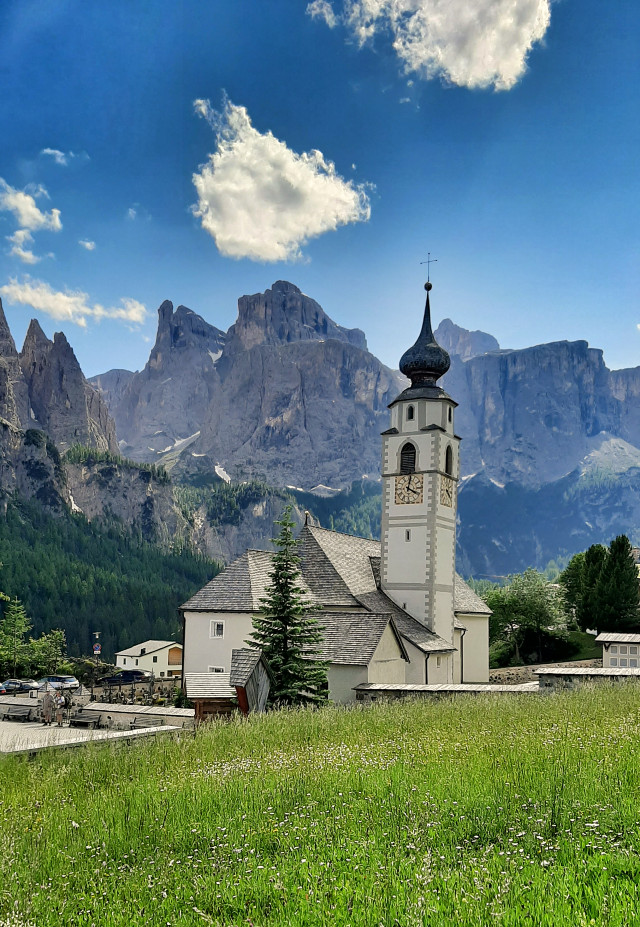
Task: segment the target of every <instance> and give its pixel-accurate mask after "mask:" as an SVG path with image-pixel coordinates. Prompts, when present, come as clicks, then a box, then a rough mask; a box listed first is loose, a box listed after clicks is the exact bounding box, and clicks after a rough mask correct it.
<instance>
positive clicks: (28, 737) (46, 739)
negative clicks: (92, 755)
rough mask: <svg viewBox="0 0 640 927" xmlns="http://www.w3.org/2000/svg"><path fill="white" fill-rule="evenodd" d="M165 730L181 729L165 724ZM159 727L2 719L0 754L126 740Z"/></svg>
mask: <svg viewBox="0 0 640 927" xmlns="http://www.w3.org/2000/svg"><path fill="white" fill-rule="evenodd" d="M161 730H162V732H163V733H164V732H165V731H172V730H178V728H173V727H162V728H161ZM157 733H158V728H157V727H153V728H148V729H147V728H143V729H140V730H136V731H95V730H86V729H84V728H76V727H56V726H54V725H53V724H52V725H51V726H50V727H45V725H44V724H41V723H39V722H38V723H35V722H24V721H0V754H3V753H20V752H23V751H33V750H43V749H44V748H46V747H62V746H80V745H81V744H85V743H88V742H89V741H103V740H122V739H127V738H128V739H131V738H132V737H138V736H145V735H148V734H157Z"/></svg>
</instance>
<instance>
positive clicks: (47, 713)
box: [42, 689, 55, 724]
mask: <svg viewBox="0 0 640 927" xmlns="http://www.w3.org/2000/svg"><path fill="white" fill-rule="evenodd" d="M54 708H55V702H54V701H53V695H52V694H51V692H50V691H49V690H48V689H47V691H46V692H45V693H44V698H43V699H42V723H43V724H51V721H52V719H53V710H54Z"/></svg>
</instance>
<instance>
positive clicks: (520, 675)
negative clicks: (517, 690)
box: [489, 660, 602, 686]
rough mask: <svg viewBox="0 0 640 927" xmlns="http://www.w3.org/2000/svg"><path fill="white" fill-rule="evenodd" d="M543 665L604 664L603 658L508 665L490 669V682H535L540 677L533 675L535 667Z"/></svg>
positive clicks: (513, 683)
mask: <svg viewBox="0 0 640 927" xmlns="http://www.w3.org/2000/svg"><path fill="white" fill-rule="evenodd" d="M541 666H602V660H567V661H565V662H564V663H536V664H535V665H533V666H506V667H504V668H503V669H492V670H489V682H495V683H500V684H502V685H505V686H509V685H512V686H515V685H518V683H521V682H535V681H536V680H537V679H538V677H537V676H534V675H533V671H534V670H535V669H539V668H540V667H541Z"/></svg>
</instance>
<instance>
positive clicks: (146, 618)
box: [0, 502, 220, 659]
mask: <svg viewBox="0 0 640 927" xmlns="http://www.w3.org/2000/svg"><path fill="white" fill-rule="evenodd" d="M0 562H1V563H2V568H1V569H0V589H2V590H3V591H4V592H5V593H7V595H10V596H12V597H14V596H17V597H18V598H19V599H20V600H21V601H22V602H23V604H24V606H25V608H26V610H27V614H28V615H29V618H30V619H31V621H32V623H33V634H34V636H38V635H40V634H41V633H42V632H45V631H48V630H50V629H51V628H62V629H64V631H65V632H66V635H67V644H68V652H69V654H71V655H73V656H75V655H80V654H88V653H89V652H90V647H91V642H92V637H91V632H92V631H100V632H101V642H102V646H103V656H104V657H105V658H106V659H110V658H112V656H113V654H114V652H115V651H116V650H119V649H122V648H123V647H127V646H129V645H130V644H134V643H138V642H140V641H143V640H147V639H149V638H155V639H161V640H173V639H176V637H177V636H179V635H180V634H181V633H182V632H181V628H180V627H179V622H178V614H177V608H178V606H179V605H181V604H182V603H183V602H185V601H186V600H187V599H188V598H189V597H190V596H191V595H193V593H194V592H196V591H197V590H198V589H200V588H201V586H203V585H204V584H205V583H206V582H208V580H210V579H211V578H212V577H213V576H214V575H215V574H216V573H217V572H218V571H219V570H220V566H219V565H218V564H216V563H214V562H213V561H211V560H208V559H206V558H204V557H201V556H197V555H194V554H191V553H187V552H182V553H179V554H174V553H162V552H161V551H160V550H159V549H158V548H157V547H154V546H153V545H151V544H146V543H143V542H142V543H141V542H140V541H138V540H136V539H134V538H132V537H131V536H130V535H129V534H127V532H126V530H125V528H123V527H118V526H114V527H110V528H101V527H96V525H95V524H89V523H88V522H87V521H86V519H85V518H84V517H83V516H80V515H65V516H63V517H55V518H54V517H52V516H51V515H48V514H47V513H46V512H45V511H44V510H43V509H42V507H41V506H39V505H38V504H36V503H33V502H32V503H25V502H13V503H10V504H9V506H8V508H7V513H6V517H5V518H0ZM178 639H179V637H178Z"/></svg>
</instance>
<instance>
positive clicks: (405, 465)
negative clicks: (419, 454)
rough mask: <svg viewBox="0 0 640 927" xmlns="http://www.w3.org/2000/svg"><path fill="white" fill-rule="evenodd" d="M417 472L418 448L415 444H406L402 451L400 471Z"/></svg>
mask: <svg viewBox="0 0 640 927" xmlns="http://www.w3.org/2000/svg"><path fill="white" fill-rule="evenodd" d="M415 472H416V449H415V447H414V446H413V444H409V443H408V442H407V444H405V445H404V446H403V448H402V450H401V451H400V473H415Z"/></svg>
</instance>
